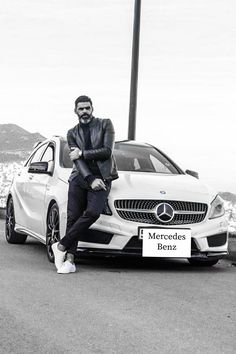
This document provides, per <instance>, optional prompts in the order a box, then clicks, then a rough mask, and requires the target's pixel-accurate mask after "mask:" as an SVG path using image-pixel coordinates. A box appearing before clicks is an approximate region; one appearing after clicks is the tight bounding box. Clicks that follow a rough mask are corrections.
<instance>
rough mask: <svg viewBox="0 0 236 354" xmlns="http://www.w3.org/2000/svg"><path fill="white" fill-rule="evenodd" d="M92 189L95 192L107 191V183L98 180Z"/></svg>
mask: <svg viewBox="0 0 236 354" xmlns="http://www.w3.org/2000/svg"><path fill="white" fill-rule="evenodd" d="M91 188H92V189H93V190H94V191H99V190H101V189H103V190H104V191H106V190H107V188H106V186H105V183H104V182H103V180H102V179H100V178H96V179H95V180H94V181H93V183H92V184H91Z"/></svg>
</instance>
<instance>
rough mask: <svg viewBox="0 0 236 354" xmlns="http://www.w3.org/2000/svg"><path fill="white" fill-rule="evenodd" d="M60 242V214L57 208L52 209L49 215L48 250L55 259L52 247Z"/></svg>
mask: <svg viewBox="0 0 236 354" xmlns="http://www.w3.org/2000/svg"><path fill="white" fill-rule="evenodd" d="M59 240H60V230H59V213H58V210H57V209H56V208H52V209H51V210H50V212H49V215H48V222H47V248H48V253H49V255H50V257H53V252H52V245H53V243H55V242H58V241H59Z"/></svg>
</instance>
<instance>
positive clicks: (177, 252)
mask: <svg viewBox="0 0 236 354" xmlns="http://www.w3.org/2000/svg"><path fill="white" fill-rule="evenodd" d="M138 231H139V238H140V239H142V240H143V247H142V256H143V257H182V258H189V257H191V230H190V229H174V228H173V229H172V228H168V229H162V228H157V227H139V230H138Z"/></svg>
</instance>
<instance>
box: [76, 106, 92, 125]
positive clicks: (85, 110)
mask: <svg viewBox="0 0 236 354" xmlns="http://www.w3.org/2000/svg"><path fill="white" fill-rule="evenodd" d="M75 113H76V114H77V115H78V117H79V120H81V121H82V122H83V123H86V122H88V121H90V120H91V118H92V113H93V107H92V105H91V103H90V102H79V103H78V104H77V106H76V108H75Z"/></svg>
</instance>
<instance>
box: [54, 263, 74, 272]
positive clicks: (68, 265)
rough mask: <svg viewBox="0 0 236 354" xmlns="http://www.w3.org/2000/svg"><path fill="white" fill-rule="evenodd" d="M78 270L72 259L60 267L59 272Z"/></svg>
mask: <svg viewBox="0 0 236 354" xmlns="http://www.w3.org/2000/svg"><path fill="white" fill-rule="evenodd" d="M75 271H76V268H75V264H74V263H71V262H70V261H65V262H64V263H63V265H62V266H61V268H60V269H58V271H57V273H59V274H68V273H74V272H75Z"/></svg>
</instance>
